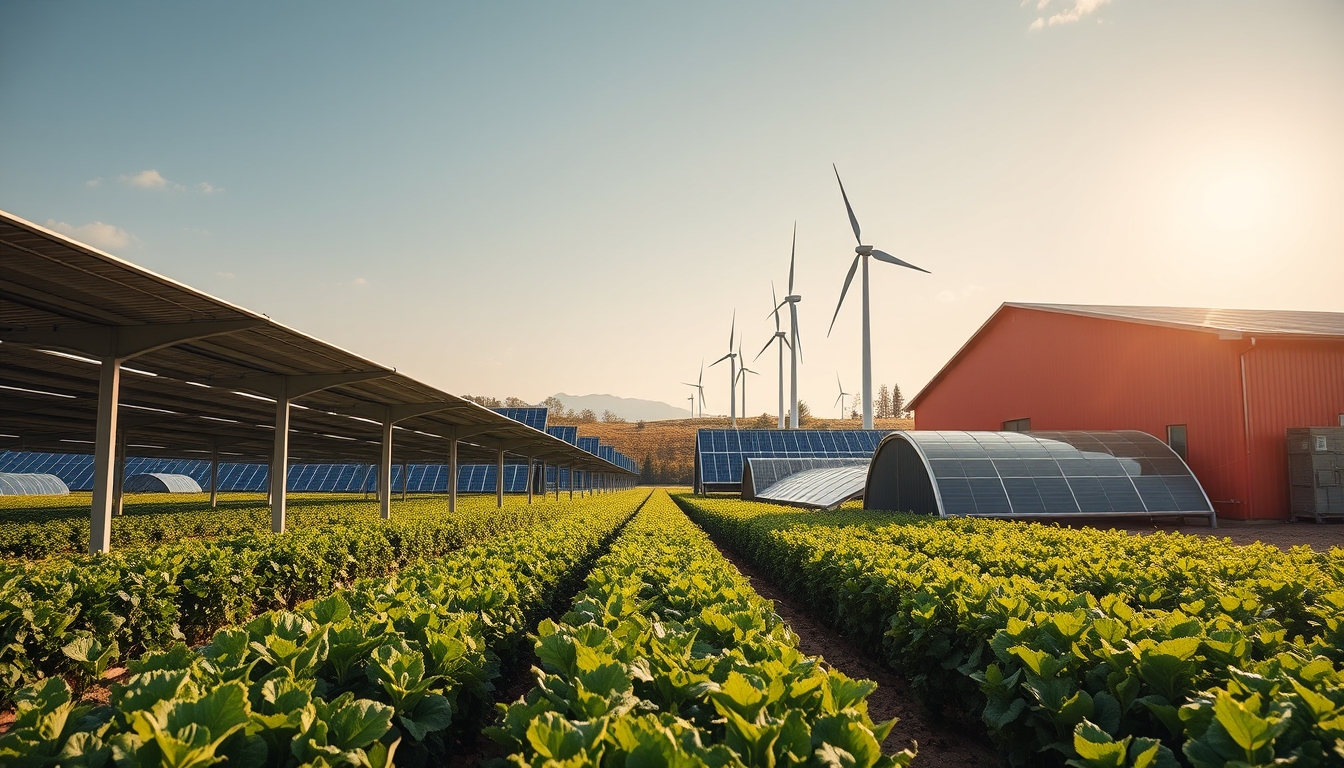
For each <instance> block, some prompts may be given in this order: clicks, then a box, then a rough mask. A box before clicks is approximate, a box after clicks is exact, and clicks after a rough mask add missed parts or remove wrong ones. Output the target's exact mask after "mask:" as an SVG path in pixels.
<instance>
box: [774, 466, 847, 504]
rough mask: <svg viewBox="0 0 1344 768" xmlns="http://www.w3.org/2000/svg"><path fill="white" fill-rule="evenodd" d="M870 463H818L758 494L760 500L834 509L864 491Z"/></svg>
mask: <svg viewBox="0 0 1344 768" xmlns="http://www.w3.org/2000/svg"><path fill="white" fill-rule="evenodd" d="M867 480H868V463H867V462H866V461H865V462H863V463H861V464H850V465H848V466H833V467H819V468H817V469H806V470H803V471H802V472H795V473H794V474H791V475H789V476H788V477H785V478H784V479H783V480H780V481H779V482H777V483H775V484H774V485H771V486H770V487H768V488H766V489H765V490H763V491H759V492H757V494H756V499H757V500H758V501H768V502H772V503H775V504H788V505H791V506H795V507H811V508H814V509H832V508H834V507H838V506H840V505H841V504H843V503H845V502H846V501H849V500H850V499H856V498H859V497H860V496H862V495H863V488H864V484H865V483H866V482H867Z"/></svg>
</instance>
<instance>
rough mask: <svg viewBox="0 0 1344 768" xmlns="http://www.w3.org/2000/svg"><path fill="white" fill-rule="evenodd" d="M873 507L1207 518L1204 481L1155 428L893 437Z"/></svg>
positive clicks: (884, 449)
mask: <svg viewBox="0 0 1344 768" xmlns="http://www.w3.org/2000/svg"><path fill="white" fill-rule="evenodd" d="M864 507H865V508H866V509H887V510H897V511H901V512H914V513H916V514H923V515H938V516H939V517H961V516H973V517H995V518H1046V517H1068V516H1071V515H1072V516H1077V517H1159V516H1161V517H1172V516H1175V517H1204V518H1207V519H1208V521H1209V524H1210V525H1211V526H1216V525H1217V522H1216V520H1215V517H1214V514H1213V506H1212V505H1211V504H1210V503H1209V498H1208V496H1207V495H1205V493H1204V489H1203V488H1202V487H1201V486H1200V484H1199V481H1198V480H1196V479H1195V476H1194V475H1193V474H1192V473H1191V472H1190V468H1189V467H1187V466H1186V465H1185V462H1184V461H1182V460H1181V458H1180V457H1179V456H1177V455H1176V454H1175V453H1174V452H1172V450H1171V448H1169V447H1168V446H1167V445H1166V443H1163V442H1162V441H1161V440H1158V439H1157V438H1155V437H1153V436H1152V435H1150V434H1148V433H1146V432H1137V431H1123V432H1029V433H1024V432H957V431H933V430H930V431H913V432H894V433H892V434H891V435H888V436H887V437H886V439H884V440H883V441H882V443H881V444H880V445H879V446H878V447H877V451H876V452H875V453H874V454H873V462H872V465H871V467H870V469H869V473H868V484H867V486H866V488H865V489H864Z"/></svg>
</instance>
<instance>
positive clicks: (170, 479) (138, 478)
mask: <svg viewBox="0 0 1344 768" xmlns="http://www.w3.org/2000/svg"><path fill="white" fill-rule="evenodd" d="M126 492H127V493H200V492H201V484H200V483H198V482H196V480H195V478H193V477H192V476H191V475H175V474H173V473H171V472H141V473H140V474H138V475H128V476H127V477H126Z"/></svg>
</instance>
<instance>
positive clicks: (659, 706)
mask: <svg viewBox="0 0 1344 768" xmlns="http://www.w3.org/2000/svg"><path fill="white" fill-rule="evenodd" d="M506 500H507V501H506V506H505V507H504V508H503V509H496V508H495V507H494V498H493V497H484V498H483V497H463V498H462V499H461V500H460V505H459V511H458V513H457V514H455V515H449V514H448V513H447V511H446V505H445V504H444V499H443V497H442V496H438V497H423V498H416V497H412V498H411V499H409V500H408V501H406V502H400V501H396V502H394V504H393V517H392V519H391V520H386V521H384V520H380V519H378V518H377V513H376V506H375V504H374V502H372V501H370V502H365V501H363V500H361V499H358V498H351V499H345V500H341V499H337V498H332V497H325V498H324V497H316V496H315V497H310V498H305V499H303V500H302V501H301V502H300V504H299V505H297V506H296V507H295V508H294V509H293V511H294V513H295V519H296V520H299V519H302V520H303V521H304V522H303V523H301V524H298V525H296V526H295V529H294V530H291V531H290V532H287V533H285V534H280V535H274V534H271V533H269V531H267V530H266V529H265V525H266V524H267V522H268V520H267V518H265V517H264V516H263V515H262V513H263V512H264V511H265V510H264V509H263V508H261V507H260V506H259V505H258V503H257V502H258V499H256V498H255V497H253V498H246V497H240V498H230V499H227V500H226V502H225V508H223V509H221V510H218V511H216V512H215V513H213V514H214V515H215V516H216V517H220V518H227V517H235V518H236V521H235V524H236V526H237V527H235V528H224V527H219V528H217V529H216V528H210V527H209V526H208V525H207V523H206V522H205V521H206V519H207V518H209V517H210V513H208V512H203V511H202V510H201V509H200V507H201V503H200V501H199V500H192V501H190V502H189V503H186V504H184V503H182V502H176V501H170V500H166V499H162V498H158V499H156V498H148V497H144V498H141V499H137V503H136V504H133V505H129V506H128V507H127V514H126V515H125V516H123V517H121V518H118V519H117V521H116V524H117V525H122V526H125V527H126V529H127V533H124V534H123V535H125V536H128V537H130V538H128V539H127V541H128V542H133V543H128V544H127V545H126V546H124V547H123V548H121V549H114V551H113V552H112V553H110V554H106V555H99V556H89V555H83V554H74V553H71V552H69V551H64V550H61V549H59V548H52V547H42V546H35V547H34V548H33V549H32V550H30V551H24V550H23V549H22V548H21V547H20V546H19V545H18V544H14V543H11V544H10V545H9V546H10V547H11V549H8V550H7V558H6V559H5V560H4V561H3V562H2V563H0V633H3V637H2V640H3V643H2V644H0V697H3V702H0V765H5V766H10V765H14V766H26V765H41V766H47V765H89V766H112V765H140V766H150V765H191V766H206V765H216V764H223V765H249V766H262V765H278V766H288V765H292V766H299V765H330V766H336V765H363V766H389V765H439V764H450V763H451V764H454V765H468V764H476V763H482V762H489V761H494V762H495V763H497V764H499V763H506V764H511V765H531V766H560V765H569V766H581V765H611V766H635V765H667V766H672V765H677V766H682V765H684V766H698V765H706V766H735V765H745V766H776V765H837V766H891V765H909V764H913V765H916V766H918V765H939V764H949V765H958V766H960V765H994V764H1003V765H1058V766H1063V765H1065V764H1067V765H1070V766H1083V767H1084V768H1098V767H1100V766H1136V767H1137V766H1155V767H1156V766H1180V765H1186V766H1193V767H1195V768H1205V767H1206V766H1243V765H1246V766H1252V765H1289V764H1291V765H1298V766H1328V765H1338V764H1340V761H1341V760H1344V679H1342V678H1341V663H1344V650H1341V649H1344V550H1338V549H1336V550H1332V551H1329V552H1324V553H1322V552H1313V551H1311V550H1309V549H1307V548H1305V547H1301V548H1296V549H1292V550H1289V551H1283V550H1281V549H1278V548H1275V547H1270V546H1266V545H1249V546H1240V545H1236V544H1233V543H1231V542H1230V541H1226V540H1220V539H1215V538H1206V537H1195V536H1186V535H1179V534H1161V533H1159V534H1152V535H1146V536H1135V535H1131V534H1129V533H1127V532H1125V531H1114V530H1095V529H1088V528H1083V529H1069V528H1060V527H1057V526H1043V525H1038V524H1025V523H1015V522H999V521H984V520H965V519H963V520H951V521H938V520H931V519H927V518H913V517H909V516H901V515H893V514H890V513H876V512H865V511H863V510H860V509H855V508H852V507H847V508H844V509H841V510H839V511H836V512H813V511H804V510H799V509H796V508H790V507H779V506H773V505H767V504H758V503H751V502H741V501H738V500H733V499H728V498H723V497H711V498H706V497H700V496H694V495H691V494H688V493H675V494H669V493H668V492H667V491H664V490H661V489H659V490H652V491H651V490H649V489H646V488H645V489H632V490H628V491H622V492H618V493H610V494H601V495H595V496H588V497H579V498H575V499H573V500H570V499H568V498H567V497H566V498H562V499H559V500H557V499H555V498H554V497H551V498H549V499H546V500H542V499H540V497H539V498H538V499H537V501H536V502H535V503H534V504H531V505H529V504H527V503H526V501H525V499H522V498H515V497H506ZM77 503H78V500H70V499H67V500H66V501H64V502H58V503H50V502H48V503H47V504H45V505H43V506H38V507H34V506H28V507H26V508H23V509H20V508H18V507H17V506H15V505H13V504H10V505H8V506H7V507H6V508H5V509H4V510H3V513H0V515H3V516H0V535H3V534H4V533H5V532H6V531H7V530H8V529H10V528H11V527H14V526H18V527H23V528H25V530H28V529H33V530H40V529H41V527H42V526H44V525H45V526H53V528H52V530H60V528H59V525H58V524H61V523H66V522H70V521H71V520H72V519H74V517H73V514H72V512H71V510H72V508H74V505H75V504H77ZM254 518H255V519H254ZM150 525H153V526H157V529H160V530H164V531H175V532H177V533H176V535H174V536H169V537H160V538H156V537H155V536H154V535H151V534H148V533H143V532H141V533H131V531H137V530H139V529H138V528H137V527H136V526H141V527H145V528H144V530H146V531H147V530H149V528H147V527H146V526H150ZM217 525H220V526H222V525H223V523H222V522H221V523H217ZM193 526H196V527H193ZM186 531H195V533H188V532H186ZM34 540H35V541H40V539H34ZM7 541H10V542H17V541H19V540H18V539H14V538H11V539H7ZM720 548H722V549H720ZM725 553H727V554H728V555H731V557H732V558H734V559H735V560H736V561H738V562H742V563H744V565H743V567H744V568H745V567H747V566H748V565H749V566H751V569H752V571H753V573H754V574H755V578H759V579H764V580H765V582H767V583H768V585H769V587H770V591H771V594H772V596H774V597H775V598H776V599H779V600H782V601H784V602H785V603H787V607H788V608H789V611H787V612H785V613H786V615H788V614H789V613H795V614H796V611H795V610H794V609H795V608H798V607H802V609H804V610H805V611H806V612H807V613H808V615H809V616H813V617H815V618H816V619H817V620H818V622H819V623H818V626H812V622H810V621H809V622H805V623H804V624H802V625H798V626H791V625H790V624H789V623H786V622H785V621H784V619H782V618H781V617H780V613H779V612H777V606H776V605H775V604H773V603H771V602H770V601H768V600H766V599H764V598H762V597H761V596H760V594H759V593H758V592H757V591H756V589H755V588H753V585H752V583H751V582H750V581H748V579H747V578H745V577H744V576H743V575H742V574H741V573H739V571H738V570H737V568H735V567H734V565H733V561H730V560H729V559H728V557H726V556H725ZM799 627H802V629H799ZM798 631H802V632H804V633H805V635H806V636H805V637H800V636H799V634H797V632H798ZM841 641H844V642H847V643H852V647H854V648H858V649H861V650H860V651H859V652H860V653H863V654H866V655H868V656H871V657H872V660H873V661H874V662H875V663H877V664H880V665H882V666H885V667H886V668H888V669H890V670H892V674H893V675H898V676H900V677H904V678H905V679H906V680H907V681H909V682H908V685H906V684H902V686H901V692H902V693H901V695H902V696H906V697H909V698H910V699H911V701H912V702H917V703H918V705H919V706H918V707H915V706H910V707H907V708H904V709H901V710H900V712H901V717H902V718H905V717H917V718H924V719H926V720H927V723H926V725H927V727H925V728H923V730H922V731H920V732H921V733H929V732H930V731H931V730H932V731H933V732H937V733H939V734H941V736H940V738H939V739H932V740H930V741H929V742H928V743H924V741H923V736H921V743H920V744H916V743H913V742H912V741H911V740H910V737H909V735H897V734H908V733H909V731H907V730H899V731H894V730H893V729H894V728H896V722H895V720H894V719H893V715H892V713H891V711H890V710H889V709H888V708H879V709H880V710H881V711H880V712H879V711H878V710H876V709H872V707H871V705H870V702H871V701H872V700H874V693H875V691H876V689H877V684H876V683H873V682H871V681H868V680H863V679H860V678H861V677H862V676H863V675H862V674H858V675H854V674H853V672H852V670H847V669H846V668H845V667H844V666H843V665H844V663H845V662H844V659H845V658H846V657H845V655H844V654H841V653H837V654H836V658H838V659H841V666H835V665H834V663H833V662H827V661H826V660H825V659H826V658H830V656H829V655H828V654H827V651H826V649H829V648H832V647H835V648H837V650H838V645H837V644H838V643H840V642H841ZM828 643H829V645H828ZM804 647H807V648H808V649H809V650H808V651H804V650H803V648H804ZM818 648H821V649H823V650H822V653H823V656H818V655H815V654H816V653H817V649H818ZM847 672H848V673H849V674H847ZM884 679H885V678H884ZM886 685H887V683H886V682H884V683H883V686H884V688H885V687H886ZM916 730H918V729H916ZM949 734H950V735H949ZM958 734H960V737H961V738H964V739H966V740H977V739H978V740H982V741H985V742H987V744H988V743H992V745H993V746H992V747H990V746H986V747H985V748H983V749H981V751H980V752H974V751H972V752H973V753H974V754H976V755H979V757H977V758H976V760H975V761H974V762H967V761H966V760H965V759H964V757H958V758H957V759H955V760H954V759H953V758H954V757H957V755H961V754H962V753H957V755H954V754H953V750H951V749H949V747H948V742H949V741H951V742H953V745H954V746H955V742H956V740H957V738H958ZM996 752H997V754H996ZM1275 761H1278V762H1275Z"/></svg>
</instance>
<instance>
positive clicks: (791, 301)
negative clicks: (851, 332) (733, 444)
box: [771, 221, 834, 429]
mask: <svg viewBox="0 0 1344 768" xmlns="http://www.w3.org/2000/svg"><path fill="white" fill-rule="evenodd" d="M797 255H798V222H796V221H795V222H794V223H793V247H792V248H790V249H789V293H788V295H787V296H785V297H784V300H783V301H781V302H780V303H779V304H778V305H777V306H776V307H775V311H776V312H778V311H779V308H780V307H782V306H784V305H785V304H788V305H789V334H790V336H791V338H792V339H793V343H792V344H790V345H789V397H790V399H791V401H792V406H791V407H790V409H789V428H790V429H797V428H798V361H799V360H800V359H802V357H803V342H802V339H801V338H800V337H799V336H798V302H800V301H802V300H803V297H802V296H799V295H798V294H796V293H794V292H793V262H794V257H795V256H797ZM773 288H774V286H773V285H772V286H771V289H772V290H773ZM832 324H834V321H832ZM827 335H829V334H827ZM783 426H784V425H783V423H781V424H780V427H781V428H783Z"/></svg>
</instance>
